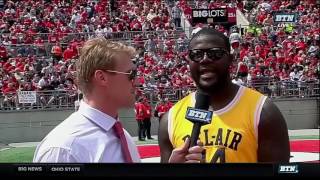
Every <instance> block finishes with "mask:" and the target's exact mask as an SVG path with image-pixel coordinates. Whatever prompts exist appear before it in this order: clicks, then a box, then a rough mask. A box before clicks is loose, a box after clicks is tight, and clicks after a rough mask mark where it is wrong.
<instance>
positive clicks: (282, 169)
mask: <svg viewBox="0 0 320 180" xmlns="http://www.w3.org/2000/svg"><path fill="white" fill-rule="evenodd" d="M278 172H279V173H298V172H299V170H298V165H280V166H279V169H278Z"/></svg>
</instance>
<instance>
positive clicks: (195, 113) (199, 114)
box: [186, 91, 213, 147]
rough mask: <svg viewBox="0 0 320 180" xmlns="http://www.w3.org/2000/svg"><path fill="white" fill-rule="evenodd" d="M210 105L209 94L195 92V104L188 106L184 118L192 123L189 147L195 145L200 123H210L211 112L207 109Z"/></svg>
mask: <svg viewBox="0 0 320 180" xmlns="http://www.w3.org/2000/svg"><path fill="white" fill-rule="evenodd" d="M209 105H210V96H209V95H208V94H206V93H203V92H201V91H198V92H197V93H196V104H195V107H194V108H191V107H188V109H187V113H186V119H188V120H189V121H191V122H192V123H193V128H192V132H191V137H190V147H193V146H196V145H197V141H198V138H199V134H200V129H201V126H202V125H205V124H210V123H211V119H212V115H213V112H212V111H208V109H209Z"/></svg>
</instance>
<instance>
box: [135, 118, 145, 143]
mask: <svg viewBox="0 0 320 180" xmlns="http://www.w3.org/2000/svg"><path fill="white" fill-rule="evenodd" d="M137 122H138V137H139V140H141V139H144V124H143V121H142V120H137Z"/></svg>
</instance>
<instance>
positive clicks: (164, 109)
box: [156, 103, 168, 118]
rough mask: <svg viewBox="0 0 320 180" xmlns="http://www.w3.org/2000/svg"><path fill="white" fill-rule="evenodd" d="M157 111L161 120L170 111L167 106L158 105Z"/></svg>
mask: <svg viewBox="0 0 320 180" xmlns="http://www.w3.org/2000/svg"><path fill="white" fill-rule="evenodd" d="M156 111H157V112H158V115H159V118H161V117H162V116H163V115H164V113H166V112H167V111H168V109H167V106H166V104H162V103H160V104H158V105H157V106H156Z"/></svg>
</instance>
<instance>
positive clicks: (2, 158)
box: [0, 135, 319, 163]
mask: <svg viewBox="0 0 320 180" xmlns="http://www.w3.org/2000/svg"><path fill="white" fill-rule="evenodd" d="M298 139H319V136H317V135H310V136H291V137H290V140H298ZM157 143H158V141H157V140H147V141H136V144H137V145H143V144H157ZM35 149H36V147H19V148H11V149H7V150H3V151H0V163H15V162H19V163H28V162H32V158H33V153H34V151H35Z"/></svg>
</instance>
